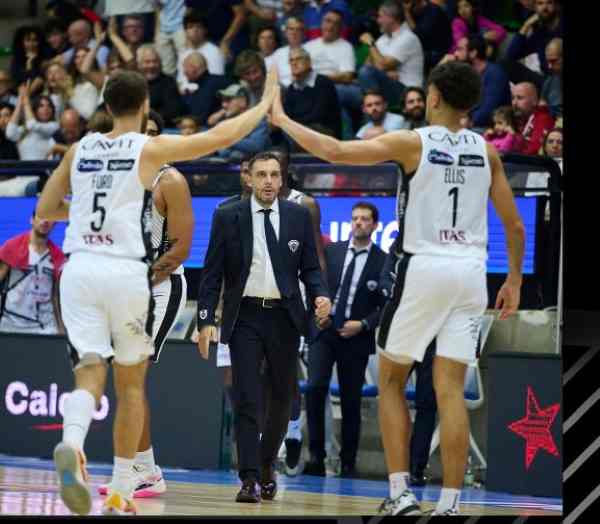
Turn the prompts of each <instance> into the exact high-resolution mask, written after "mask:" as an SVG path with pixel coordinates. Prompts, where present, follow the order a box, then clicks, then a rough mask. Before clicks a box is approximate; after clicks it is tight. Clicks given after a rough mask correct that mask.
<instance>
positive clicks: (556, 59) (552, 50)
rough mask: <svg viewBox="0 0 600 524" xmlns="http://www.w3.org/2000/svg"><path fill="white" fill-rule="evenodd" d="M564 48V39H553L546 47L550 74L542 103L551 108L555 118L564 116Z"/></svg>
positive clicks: (544, 87)
mask: <svg viewBox="0 0 600 524" xmlns="http://www.w3.org/2000/svg"><path fill="white" fill-rule="evenodd" d="M562 48H563V43H562V38H553V39H552V40H550V42H548V45H547V46H546V63H547V64H548V70H549V71H550V74H549V75H548V76H547V77H546V79H545V80H544V84H543V86H542V93H541V100H540V103H541V104H546V105H547V106H548V107H549V108H550V114H551V115H552V116H553V117H554V118H558V117H559V116H562V105H563V92H562V91H563V90H562V67H563V51H562Z"/></svg>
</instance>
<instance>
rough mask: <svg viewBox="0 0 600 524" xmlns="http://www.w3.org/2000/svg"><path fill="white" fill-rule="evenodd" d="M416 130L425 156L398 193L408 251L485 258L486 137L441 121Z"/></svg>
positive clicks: (398, 212)
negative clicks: (442, 124)
mask: <svg viewBox="0 0 600 524" xmlns="http://www.w3.org/2000/svg"><path fill="white" fill-rule="evenodd" d="M415 131H416V132H417V133H419V136H420V137H421V142H422V146H423V149H422V154H421V161H420V163H419V166H418V168H417V170H416V171H415V173H414V175H413V176H412V177H410V178H408V179H405V180H404V181H403V184H402V186H401V187H400V188H399V189H400V191H399V194H398V210H397V214H398V221H399V228H400V231H403V249H404V251H406V252H408V253H414V254H430V255H448V256H462V257H465V256H468V257H471V256H472V257H477V258H483V259H486V258H487V202H488V196H489V190H490V184H491V170H490V167H489V160H488V157H487V149H486V145H485V141H484V139H483V138H482V137H481V136H479V135H477V134H476V133H473V132H471V131H469V130H461V131H459V132H457V133H452V132H450V131H449V130H447V129H445V128H443V127H441V126H429V127H424V128H420V129H416V130H415Z"/></svg>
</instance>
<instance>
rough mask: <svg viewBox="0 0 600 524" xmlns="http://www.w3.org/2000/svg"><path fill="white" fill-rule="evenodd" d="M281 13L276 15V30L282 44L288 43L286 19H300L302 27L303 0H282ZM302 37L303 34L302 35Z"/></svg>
mask: <svg viewBox="0 0 600 524" xmlns="http://www.w3.org/2000/svg"><path fill="white" fill-rule="evenodd" d="M281 8H282V13H281V16H278V17H277V23H276V27H277V32H278V35H279V38H280V40H281V41H282V42H283V43H284V44H288V41H287V34H286V28H287V24H288V20H289V19H290V18H292V17H294V18H297V19H299V20H302V25H303V27H304V16H303V12H304V5H303V0H283V1H282V2H281ZM302 37H303V38H304V35H302Z"/></svg>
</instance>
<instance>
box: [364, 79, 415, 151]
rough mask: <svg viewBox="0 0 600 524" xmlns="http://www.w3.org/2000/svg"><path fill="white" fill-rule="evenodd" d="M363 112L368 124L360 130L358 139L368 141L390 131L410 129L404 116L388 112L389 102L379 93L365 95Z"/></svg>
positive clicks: (371, 92)
mask: <svg viewBox="0 0 600 524" xmlns="http://www.w3.org/2000/svg"><path fill="white" fill-rule="evenodd" d="M362 110H363V114H364V116H365V117H366V119H367V123H366V124H365V125H364V126H362V127H361V128H360V129H359V130H358V133H356V138H361V139H363V140H368V139H369V138H375V137H376V136H379V135H383V134H384V133H389V132H390V131H396V130H398V129H407V128H408V123H407V121H406V119H405V118H404V117H403V116H402V115H396V114H394V113H390V112H389V111H388V105H387V102H386V101H385V98H384V97H383V95H382V94H381V93H380V92H378V91H367V92H366V93H365V94H364V96H363V105H362Z"/></svg>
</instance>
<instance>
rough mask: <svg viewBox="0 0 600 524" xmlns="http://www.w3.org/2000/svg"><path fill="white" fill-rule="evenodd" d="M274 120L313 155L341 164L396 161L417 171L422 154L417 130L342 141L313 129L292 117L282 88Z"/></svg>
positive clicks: (272, 117)
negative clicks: (282, 93) (285, 110)
mask: <svg viewBox="0 0 600 524" xmlns="http://www.w3.org/2000/svg"><path fill="white" fill-rule="evenodd" d="M271 121H272V123H273V124H274V125H276V126H278V127H280V128H281V129H282V130H283V131H285V133H287V134H288V135H290V136H291V137H292V138H293V139H294V140H295V141H296V142H298V144H300V145H301V146H302V147H303V148H304V149H306V150H307V151H309V152H310V153H312V154H313V155H315V156H317V157H319V158H322V159H323V160H327V161H329V162H335V163H338V164H350V165H365V166H368V165H374V164H378V163H380V162H386V161H390V160H392V161H395V162H398V163H400V164H402V166H403V167H404V168H405V170H406V171H408V172H411V171H414V170H415V169H416V168H417V166H418V164H419V160H420V157H421V139H420V138H419V135H418V134H417V133H415V132H414V131H407V130H401V131H393V132H391V133H386V134H384V135H381V136H379V137H377V138H373V139H371V140H347V141H341V140H337V139H335V138H333V137H330V136H327V135H324V134H322V133H318V132H317V131H313V130H312V129H309V128H308V127H305V126H303V125H301V124H299V123H298V122H295V121H294V120H292V119H291V118H289V117H288V116H287V115H286V114H285V112H284V111H283V107H282V105H281V98H280V94H279V90H278V91H277V95H276V97H275V100H274V103H273V109H272V113H271Z"/></svg>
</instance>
